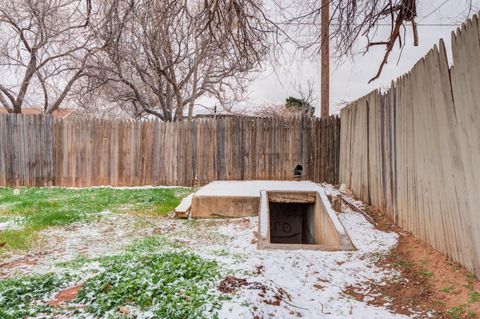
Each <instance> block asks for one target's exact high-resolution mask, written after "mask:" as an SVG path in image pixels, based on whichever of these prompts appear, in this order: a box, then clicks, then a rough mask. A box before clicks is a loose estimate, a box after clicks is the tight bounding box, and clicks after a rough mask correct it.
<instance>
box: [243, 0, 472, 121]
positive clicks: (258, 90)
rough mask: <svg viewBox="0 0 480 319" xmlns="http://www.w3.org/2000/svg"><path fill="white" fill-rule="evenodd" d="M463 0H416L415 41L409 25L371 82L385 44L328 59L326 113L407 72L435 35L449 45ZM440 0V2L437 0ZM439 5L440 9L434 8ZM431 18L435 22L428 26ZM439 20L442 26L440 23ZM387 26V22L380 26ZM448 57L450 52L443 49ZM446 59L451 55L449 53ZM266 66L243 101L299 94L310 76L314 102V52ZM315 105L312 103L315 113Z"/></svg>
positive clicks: (250, 103) (317, 76)
mask: <svg viewBox="0 0 480 319" xmlns="http://www.w3.org/2000/svg"><path fill="white" fill-rule="evenodd" d="M466 1H467V0H447V1H446V0H433V1H432V0H430V1H427V0H419V4H418V8H417V10H418V19H417V22H418V23H419V24H428V25H426V26H419V37H420V43H419V46H418V47H414V46H413V43H412V37H411V30H410V29H407V39H406V46H405V48H404V50H403V52H402V55H401V59H400V61H399V62H398V64H397V60H398V57H399V53H400V52H399V49H398V45H397V46H396V47H395V50H394V52H393V53H392V55H391V56H390V59H389V63H388V64H387V65H386V66H385V68H384V70H383V73H382V75H381V77H380V78H379V79H378V80H376V81H375V82H373V83H371V84H368V80H369V79H370V78H371V77H373V75H374V74H375V73H376V72H377V69H378V66H379V63H380V61H381V59H382V58H383V55H384V52H385V48H384V47H376V48H372V49H370V51H369V52H368V53H367V54H366V55H364V56H362V55H357V56H354V57H353V58H349V59H347V60H346V61H344V62H343V63H341V64H338V63H335V62H334V61H333V59H332V65H331V93H330V94H331V100H330V110H331V113H336V112H338V110H339V109H340V108H341V105H343V104H344V102H345V101H352V100H355V99H357V98H359V97H361V96H363V95H365V94H367V93H369V92H370V91H372V90H374V89H376V88H378V87H383V88H387V87H388V86H389V85H390V83H391V81H392V80H394V79H395V78H396V77H398V76H400V75H402V74H403V73H406V72H407V71H408V70H410V69H411V68H412V67H413V65H414V64H415V63H416V62H417V61H418V60H419V59H421V58H422V57H423V56H424V55H425V54H426V53H427V52H428V51H429V50H430V49H431V48H432V47H433V46H434V45H435V44H437V43H438V41H439V39H440V38H443V39H444V40H445V43H446V47H447V50H450V42H451V41H450V40H451V32H452V30H455V29H456V26H452V24H459V22H461V21H464V20H465V18H466V13H467V12H466V11H465V8H466ZM442 4H443V5H442ZM473 5H474V7H475V9H474V12H476V11H475V10H478V8H480V0H474V3H473ZM439 6H441V7H440V9H438V10H437V11H435V12H433V11H434V10H435V9H436V8H438V7H439ZM430 24H435V26H429V25H430ZM440 25H443V26H440ZM383 29H386V30H385V32H388V30H389V28H388V27H383ZM448 54H449V57H451V53H450V52H448ZM449 60H450V63H451V58H449ZM276 70H277V71H276V72H273V71H272V68H271V67H268V68H266V70H265V71H264V72H262V73H261V74H260V75H259V76H258V78H257V79H256V80H255V81H254V82H253V83H252V84H251V85H250V87H249V94H248V100H247V102H246V105H248V107H249V108H252V107H255V106H256V105H261V104H264V103H282V102H283V101H284V100H285V98H286V97H288V96H290V95H292V96H298V95H299V94H298V93H297V91H298V87H299V86H301V87H303V88H304V89H306V88H307V87H308V83H309V82H310V83H311V84H312V86H313V89H314V91H315V92H314V93H315V95H316V98H317V101H316V105H315V106H318V104H319V99H318V98H319V91H320V63H319V57H318V56H317V55H312V56H311V57H310V59H308V58H307V57H301V56H298V55H297V56H296V57H295V58H294V59H291V60H290V62H289V63H288V62H287V63H286V64H285V66H284V67H282V68H276ZM318 113H319V110H318V109H317V114H318Z"/></svg>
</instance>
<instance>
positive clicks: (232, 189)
mask: <svg viewBox="0 0 480 319" xmlns="http://www.w3.org/2000/svg"><path fill="white" fill-rule="evenodd" d="M321 189H322V187H321V186H319V185H318V184H315V183H313V182H310V181H216V182H212V183H210V184H208V185H206V186H204V187H202V188H200V189H199V190H198V191H197V192H196V193H195V196H212V195H213V196H246V197H259V196H260V191H262V190H266V191H304V192H315V191H318V190H321Z"/></svg>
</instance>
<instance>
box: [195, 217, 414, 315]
mask: <svg viewBox="0 0 480 319" xmlns="http://www.w3.org/2000/svg"><path fill="white" fill-rule="evenodd" d="M339 217H340V219H341V222H342V223H343V225H344V226H345V228H346V230H347V232H348V233H349V235H350V237H351V239H352V241H353V243H354V245H355V246H356V247H357V248H358V250H357V251H353V252H321V251H302V250H298V251H281V250H267V251H261V250H257V249H256V245H255V244H253V243H252V241H253V240H254V234H253V231H254V230H255V229H256V227H257V220H258V219H257V218H251V219H250V227H248V228H246V229H245V228H244V227H240V226H238V225H236V224H227V225H223V226H220V227H218V229H217V232H218V233H219V234H221V235H222V236H226V237H227V238H228V239H227V240H225V241H224V242H223V243H222V244H221V245H218V246H216V247H215V245H214V246H208V245H207V246H201V245H200V247H199V243H198V242H197V243H196V245H195V246H196V248H197V251H198V252H199V253H200V254H201V255H202V256H204V257H205V258H213V259H216V260H217V261H218V262H220V263H221V264H223V265H224V266H225V267H226V268H228V269H230V270H231V273H233V274H234V275H235V276H238V277H241V278H246V279H247V280H248V282H257V283H260V284H262V285H264V286H265V287H267V290H266V292H263V291H262V290H256V289H251V288H249V287H244V288H242V289H240V290H239V291H237V293H236V294H235V295H233V298H232V299H231V300H229V301H224V302H223V305H222V309H221V311H220V316H219V317H220V318H252V317H253V316H254V315H257V316H258V317H260V318H262V317H264V318H268V317H272V318H295V317H303V318H319V317H321V318H379V319H380V318H406V317H405V316H402V315H398V314H393V313H391V312H389V311H388V309H386V308H384V307H374V306H369V305H368V304H366V303H365V302H360V301H357V300H355V299H353V298H352V297H350V296H348V295H346V294H345V293H344V289H345V288H346V287H347V286H349V285H361V284H362V283H363V282H367V281H370V280H373V281H375V282H382V281H384V280H386V279H387V278H390V276H392V275H393V274H391V273H387V272H385V271H384V270H382V269H380V268H378V267H377V266H375V264H374V261H373V257H372V256H373V255H377V254H382V253H384V254H386V253H388V252H389V251H390V250H391V249H392V248H393V247H394V246H395V245H396V243H397V238H398V235H397V234H396V233H386V232H382V231H379V230H376V229H374V228H373V227H372V225H371V224H370V223H369V222H368V221H367V220H366V219H365V218H364V217H363V215H361V214H358V213H354V212H352V213H342V214H340V216H339ZM218 249H223V250H224V251H226V254H223V255H222V256H218V255H216V256H215V254H214V251H215V250H218ZM238 256H240V257H241V258H238ZM259 267H260V268H261V269H262V271H260V272H258V271H255V270H256V269H259ZM275 295H281V296H282V297H281V301H280V303H279V304H278V305H275V302H274V301H275V298H276V297H275Z"/></svg>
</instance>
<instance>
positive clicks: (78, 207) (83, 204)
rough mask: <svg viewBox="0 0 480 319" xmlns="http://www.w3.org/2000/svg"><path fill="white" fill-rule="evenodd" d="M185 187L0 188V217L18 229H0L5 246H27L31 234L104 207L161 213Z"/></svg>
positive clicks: (90, 215) (88, 216) (86, 218)
mask: <svg viewBox="0 0 480 319" xmlns="http://www.w3.org/2000/svg"><path fill="white" fill-rule="evenodd" d="M189 192H190V190H189V189H175V188H167V189H136V190H134V189H113V188H91V189H65V188H22V189H21V192H20V195H14V194H13V189H11V188H0V203H1V206H0V217H1V218H2V220H5V219H6V218H12V219H14V218H16V219H19V220H20V221H21V222H20V223H21V226H22V227H21V228H19V229H11V230H8V231H1V232H0V243H5V244H6V247H7V248H12V249H24V248H28V246H29V244H30V243H31V241H32V239H33V238H34V236H35V233H36V232H37V231H39V230H42V229H45V228H48V227H51V226H63V225H69V224H72V223H75V222H80V221H91V220H94V219H95V218H99V216H98V214H94V213H99V212H101V211H104V210H110V211H112V212H114V213H115V212H130V213H136V214H149V215H165V214H167V213H168V212H170V211H172V210H173V209H174V208H175V206H177V205H178V203H179V202H180V200H181V198H182V197H183V196H184V195H186V194H187V193H189Z"/></svg>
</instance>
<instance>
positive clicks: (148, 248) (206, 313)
mask: <svg viewBox="0 0 480 319" xmlns="http://www.w3.org/2000/svg"><path fill="white" fill-rule="evenodd" d="M92 264H95V267H94V268H93V270H92V267H91V265H92ZM63 267H64V269H63V271H62V272H56V273H44V274H33V275H29V276H21V277H12V278H9V279H5V280H0V318H5V319H16V318H27V317H28V318H31V317H35V318H36V317H38V318H56V316H57V315H60V316H62V315H63V318H71V317H75V318H136V317H137V316H136V314H135V313H144V312H146V313H149V314H150V315H149V316H145V318H170V319H187V318H192V319H193V318H196V319H207V318H212V317H215V313H216V309H218V307H219V301H220V298H219V296H218V293H215V292H214V286H215V284H216V281H217V280H218V278H219V276H220V272H219V269H218V266H217V263H216V262H215V261H210V260H205V259H203V258H201V257H199V256H197V255H196V254H193V253H191V252H189V251H186V250H184V249H180V248H179V246H177V245H175V244H174V243H171V242H169V241H168V240H165V239H164V238H162V237H158V236H157V237H147V238H145V239H142V240H139V241H137V242H135V243H133V244H132V245H130V246H129V247H127V248H126V249H125V251H124V252H123V253H121V254H119V255H113V256H105V257H99V258H95V259H79V260H74V261H72V262H69V263H65V264H64V265H63ZM79 282H81V288H80V289H79V291H78V294H77V295H76V297H75V298H73V299H72V300H69V301H68V303H67V304H64V305H62V307H58V306H53V305H51V304H49V303H46V302H45V301H46V300H49V299H51V298H52V295H55V293H56V292H59V291H61V290H62V289H65V288H68V287H72V286H77V285H78V283H79ZM78 305H82V306H81V307H78ZM119 309H120V310H119ZM127 312H128V313H127ZM142 318H143V317H142Z"/></svg>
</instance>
